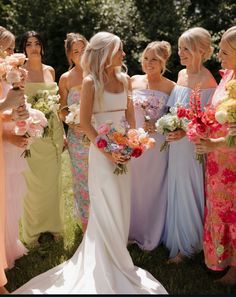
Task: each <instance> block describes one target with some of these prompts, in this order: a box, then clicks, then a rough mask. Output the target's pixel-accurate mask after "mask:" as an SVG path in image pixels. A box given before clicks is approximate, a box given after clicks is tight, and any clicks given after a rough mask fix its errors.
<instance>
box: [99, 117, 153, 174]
mask: <svg viewBox="0 0 236 297" xmlns="http://www.w3.org/2000/svg"><path fill="white" fill-rule="evenodd" d="M128 127H129V126H128V125H127V122H125V120H123V121H121V124H120V125H119V126H114V125H113V122H106V123H104V124H102V125H100V126H99V127H98V130H97V131H98V136H97V137H96V140H95V143H96V146H97V147H98V148H99V149H103V150H104V151H105V152H109V153H120V154H122V155H123V156H125V158H126V159H127V160H129V159H130V158H132V157H134V158H138V157H140V156H141V155H142V154H143V152H144V151H146V150H148V149H150V148H152V147H154V145H155V139H154V138H151V137H149V135H148V133H147V132H145V131H144V129H142V128H139V129H129V128H128ZM126 172H127V167H126V165H125V164H120V163H119V164H116V167H115V170H114V174H117V175H118V174H123V173H126Z"/></svg>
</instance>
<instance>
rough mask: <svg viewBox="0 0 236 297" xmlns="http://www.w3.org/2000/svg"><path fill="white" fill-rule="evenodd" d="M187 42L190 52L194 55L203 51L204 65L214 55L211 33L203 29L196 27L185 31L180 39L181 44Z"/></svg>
mask: <svg viewBox="0 0 236 297" xmlns="http://www.w3.org/2000/svg"><path fill="white" fill-rule="evenodd" d="M180 41H183V42H185V44H186V46H187V48H188V50H189V51H190V52H191V53H192V54H193V55H194V53H199V51H200V50H202V51H203V56H202V61H201V62H202V63H203V62H205V61H207V60H209V59H210V57H211V56H212V54H213V51H214V48H213V46H212V40H211V35H210V33H209V32H208V31H207V30H206V29H204V28H202V27H194V28H190V29H188V30H187V31H185V32H184V33H183V34H182V35H181V36H180V37H179V42H180Z"/></svg>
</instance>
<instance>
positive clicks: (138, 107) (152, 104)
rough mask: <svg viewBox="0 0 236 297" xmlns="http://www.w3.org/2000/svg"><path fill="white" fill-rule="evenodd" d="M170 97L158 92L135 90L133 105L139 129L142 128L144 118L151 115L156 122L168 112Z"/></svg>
mask: <svg viewBox="0 0 236 297" xmlns="http://www.w3.org/2000/svg"><path fill="white" fill-rule="evenodd" d="M168 98H169V95H168V94H166V93H164V92H161V91H158V90H150V89H143V90H133V104H134V110H135V118H136V125H137V127H141V126H142V124H143V121H144V116H145V115H149V116H150V117H151V119H152V120H154V121H156V120H157V119H159V118H160V117H161V116H163V115H164V114H165V113H166V111H167V105H166V104H167V101H168ZM144 108H145V109H144Z"/></svg>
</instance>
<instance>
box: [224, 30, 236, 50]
mask: <svg viewBox="0 0 236 297" xmlns="http://www.w3.org/2000/svg"><path fill="white" fill-rule="evenodd" d="M221 40H224V41H225V42H227V44H228V45H229V46H230V47H231V48H232V49H233V50H235V51H236V26H233V27H231V28H229V29H228V30H227V31H226V32H225V33H224V34H223V35H222V38H221Z"/></svg>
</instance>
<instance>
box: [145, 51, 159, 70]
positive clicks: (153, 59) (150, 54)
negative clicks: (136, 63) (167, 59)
mask: <svg viewBox="0 0 236 297" xmlns="http://www.w3.org/2000/svg"><path fill="white" fill-rule="evenodd" d="M142 69H143V72H145V73H146V74H156V73H158V74H160V73H161V71H162V67H161V61H160V59H158V58H157V55H156V53H155V51H154V50H153V49H148V50H147V51H146V52H145V53H144V55H143V57H142Z"/></svg>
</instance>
